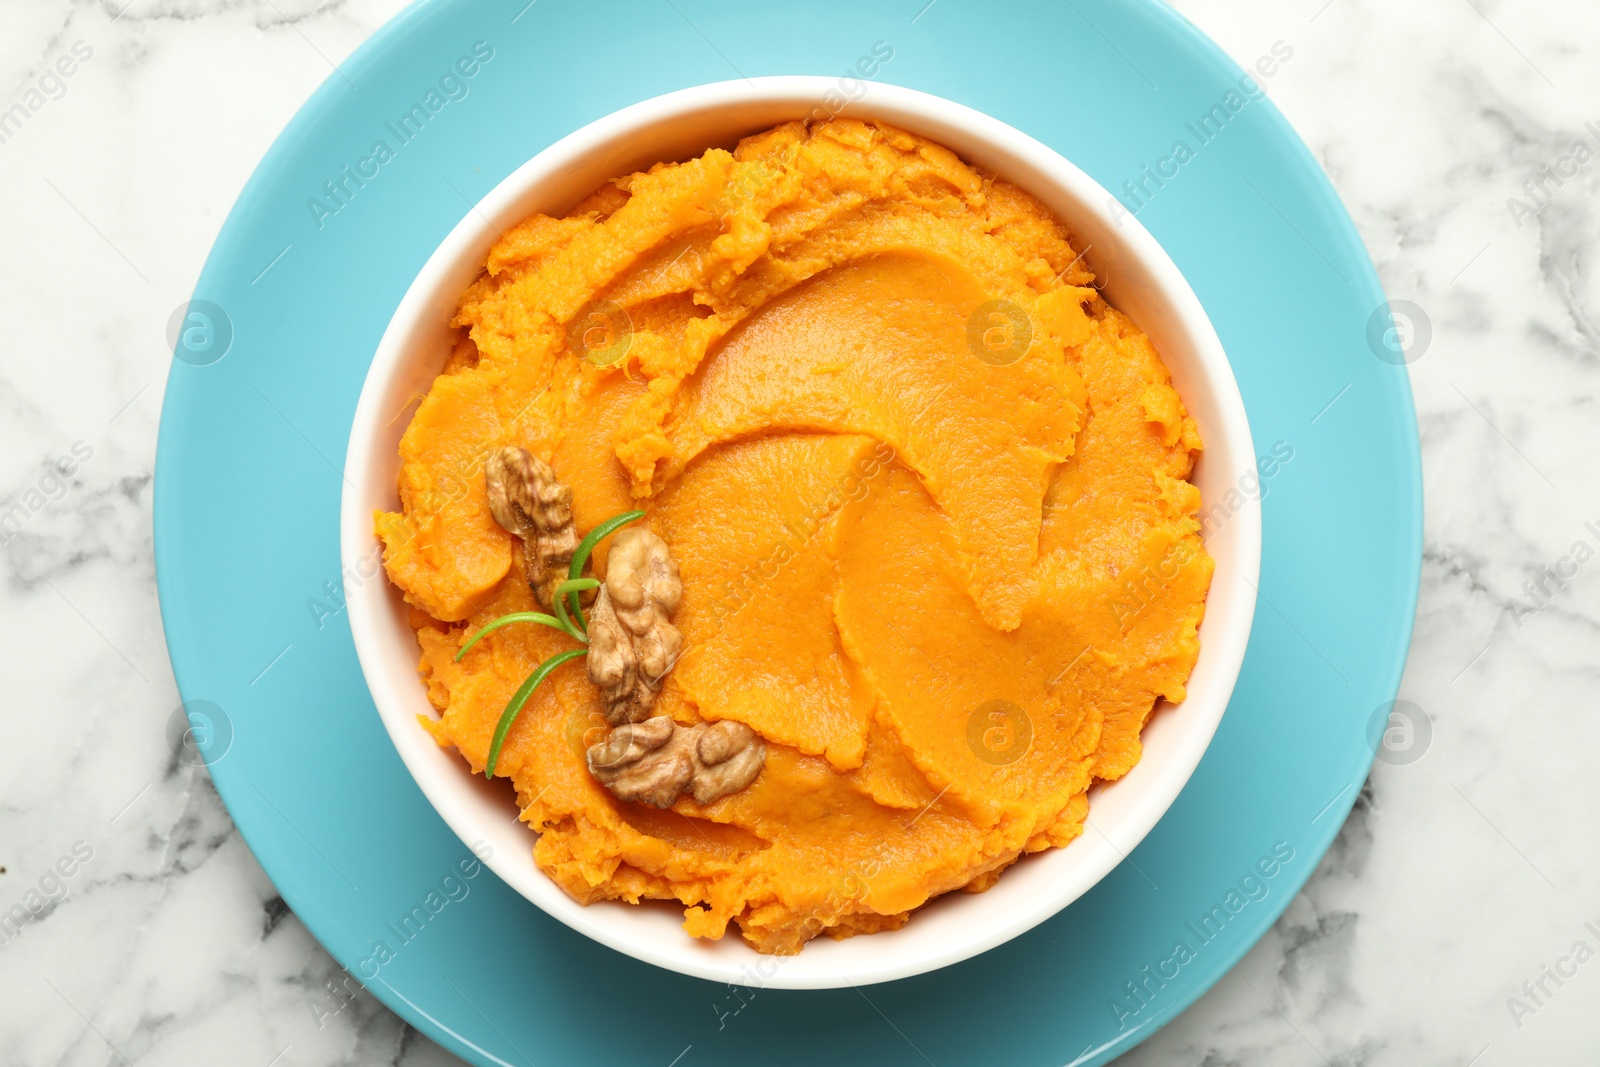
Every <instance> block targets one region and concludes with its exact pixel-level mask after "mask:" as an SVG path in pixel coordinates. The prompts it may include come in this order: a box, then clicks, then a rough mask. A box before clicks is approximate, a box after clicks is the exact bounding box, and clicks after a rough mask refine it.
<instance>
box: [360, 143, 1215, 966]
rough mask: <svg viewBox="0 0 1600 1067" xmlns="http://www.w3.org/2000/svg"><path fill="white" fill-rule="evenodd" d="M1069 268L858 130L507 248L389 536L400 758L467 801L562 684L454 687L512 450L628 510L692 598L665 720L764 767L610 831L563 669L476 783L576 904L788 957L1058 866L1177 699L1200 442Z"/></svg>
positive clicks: (1139, 347) (653, 179) (1190, 593)
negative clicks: (654, 915) (676, 906)
mask: <svg viewBox="0 0 1600 1067" xmlns="http://www.w3.org/2000/svg"><path fill="white" fill-rule="evenodd" d="M1079 252H1080V249H1079V248H1077V247H1075V246H1074V243H1073V241H1072V239H1071V237H1070V235H1069V234H1068V232H1067V230H1066V229H1065V228H1064V227H1063V225H1062V224H1061V223H1060V222H1059V221H1058V220H1056V219H1055V218H1054V217H1053V216H1051V215H1050V214H1049V212H1047V211H1046V210H1045V209H1044V208H1043V207H1042V206H1041V205H1040V204H1038V203H1037V202H1036V201H1034V200H1033V199H1032V198H1031V197H1029V196H1028V195H1026V194H1025V193H1023V192H1021V191H1020V190H1018V189H1016V188H1014V187H1013V186H1010V185H1008V184H1006V183H1005V182H1003V181H999V180H997V179H995V178H993V177H991V176H988V175H985V174H983V173H981V172H979V171H977V170H974V169H973V168H971V167H969V166H967V165H966V164H964V163H962V162H961V161H960V160H959V159H957V158H956V157H955V156H954V155H953V154H951V153H950V152H949V151H948V150H946V149H944V148H941V147H940V146H938V145H936V144H932V143H930V142H928V141H926V140H923V139H921V138H918V137H914V136H911V135H909V134H906V133H904V132H901V131H899V130H896V129H892V128H890V127H887V126H882V125H874V124H871V123H863V122H859V121H855V120H845V119H835V120H833V121H830V122H825V123H820V124H814V125H811V126H810V127H808V126H806V125H805V124H802V123H789V124H786V125H783V126H779V127H778V128H776V129H774V130H770V131H768V132H766V133H762V134H759V135H756V136H753V137H749V138H746V139H745V140H744V141H742V142H741V143H740V144H739V146H738V148H737V149H736V150H735V151H733V152H731V153H730V152H727V151H723V150H721V149H714V150H711V151H709V152H707V153H705V154H704V155H703V156H701V157H700V158H698V159H695V160H691V161H689V162H687V163H681V164H663V165H659V166H656V167H653V168H651V170H649V171H648V172H645V173H640V174H633V175H629V176H628V177H625V178H619V179H617V180H615V181H612V182H610V183H608V184H606V185H605V186H604V187H602V188H601V189H600V190H599V191H597V192H595V193H594V194H593V195H591V196H590V197H589V198H588V199H586V200H585V201H583V202H582V203H580V204H579V205H577V207H575V208H574V209H573V210H572V211H571V212H570V213H568V214H567V215H566V216H565V217H563V218H550V217H546V216H543V215H535V216H532V217H530V218H528V219H526V220H525V221H524V222H522V223H521V224H520V225H519V226H517V227H516V228H515V229H514V230H512V231H511V232H509V233H507V234H505V235H504V236H503V238H502V239H501V240H500V241H499V243H497V244H496V245H495V246H494V248H493V250H492V251H491V252H490V253H489V257H488V263H487V271H486V273H485V274H484V275H483V276H482V277H481V278H480V279H479V280H478V281H477V282H476V283H475V284H474V285H473V286H472V287H471V289H469V290H468V291H467V292H466V294H465V295H464V296H463V297H462V300H461V306H460V311H459V313H458V316H457V320H456V321H457V325H458V326H459V327H462V335H461V341H460V343H459V344H458V346H457V347H456V350H455V351H454V352H453V353H452V354H451V356H450V358H449V360H448V362H447V364H446V366H445V369H444V371H443V372H442V373H441V374H440V375H439V377H438V378H437V380H436V381H435V382H434V384H433V386H432V389H431V390H430V391H429V393H428V395H427V396H426V397H425V398H424V399H423V400H422V403H421V406H420V407H419V408H418V410H417V412H416V415H415V416H414V418H413V419H412V421H411V424H410V427H409V428H408V429H407V431H406V433H405V436H404V439H403V440H402V442H401V446H400V451H401V457H402V460H403V465H402V469H401V475H400V496H401V501H402V510H401V511H400V512H399V513H396V514H382V515H379V516H378V519H377V526H378V531H379V534H380V535H381V536H382V538H383V540H384V543H385V546H386V553H385V560H386V564H387V567H388V573H389V576H390V578H391V579H392V580H393V581H394V583H395V584H396V585H397V586H399V588H400V589H401V590H403V591H404V593H405V597H406V600H407V601H408V602H409V603H410V604H411V605H412V607H413V612H412V618H413V622H414V624H415V626H416V630H417V637H418V641H419V643H420V646H421V650H422V659H421V672H422V674H423V676H424V678H425V679H426V680H427V684H428V693H429V696H430V698H431V699H432V701H433V703H434V705H435V706H436V707H437V708H438V710H439V712H440V717H439V718H438V720H437V721H428V722H425V723H424V724H423V725H424V726H426V728H427V729H428V730H429V731H431V732H432V734H433V735H434V737H435V738H436V739H437V740H438V742H439V744H441V745H446V746H454V747H455V748H456V749H458V750H459V751H460V753H461V755H462V756H463V757H464V758H465V759H466V761H467V763H468V764H469V765H470V766H471V767H472V769H473V770H474V771H481V770H482V769H483V767H484V762H485V760H486V758H487V754H488V748H489V743H490V738H491V736H492V734H493V731H494V727H495V723H496V721H497V720H498V718H499V716H500V712H501V709H502V708H503V707H504V705H505V703H506V701H507V699H508V698H509V697H510V696H511V694H512V692H513V690H514V689H515V688H516V687H517V685H518V683H520V682H521V681H522V679H523V678H525V677H526V676H527V675H528V673H529V672H530V671H531V670H532V669H533V668H534V667H535V666H537V665H538V664H539V663H540V662H541V661H542V660H544V659H545V658H546V657H548V656H550V655H552V654H554V653H556V652H558V651H562V650H564V649H567V648H571V647H573V642H572V640H571V638H568V637H565V636H563V635H561V634H559V633H557V632H555V631H553V630H549V629H546V628H544V627H540V626H514V627H508V628H506V629H502V630H500V631H497V632H496V633H494V634H493V635H491V636H490V637H489V638H487V639H485V640H483V641H482V642H481V643H480V644H478V645H477V646H475V647H474V648H473V650H472V651H471V652H470V653H469V654H468V655H467V656H466V657H465V658H464V659H463V660H462V662H461V663H459V664H457V663H455V662H453V656H454V654H455V653H456V651H457V650H458V649H459V648H460V647H461V645H462V644H463V643H464V641H465V640H466V637H467V636H468V635H469V634H471V633H472V632H474V631H476V629H477V628H479V627H480V626H481V625H482V624H483V623H484V622H486V621H488V620H489V619H491V618H494V617H495V616H497V615H500V614H502V613H505V612H508V611H518V610H537V606H536V605H535V603H534V600H533V596H532V594H531V593H530V591H529V589H528V587H527V584H526V582H525V581H524V578H523V569H522V566H521V563H520V560H519V559H518V558H517V557H518V555H519V554H520V553H521V551H522V546H521V542H520V541H516V540H515V539H514V538H513V537H512V535H511V534H509V533H507V532H506V531H504V530H502V529H501V528H500V527H499V526H498V525H497V524H496V523H495V521H494V519H493V518H492V517H491V515H490V513H489V508H488V502H487V498H486V496H485V491H484V478H483V469H482V468H483V457H484V455H485V454H486V453H487V452H488V451H489V450H490V449H492V448H496V447H499V446H502V445H508V444H514V445H520V446H521V447H523V448H526V449H528V450H529V451H530V452H532V453H534V454H535V455H537V456H539V457H541V458H543V459H545V460H547V461H548V462H549V463H550V464H551V466H552V467H553V468H554V470H555V472H556V474H557V476H558V477H559V478H560V479H561V480H562V481H564V482H565V483H567V484H568V485H570V486H571V487H572V489H573V496H574V499H573V511H574V515H575V518H576V522H577V527H578V530H579V532H580V533H582V532H586V531H587V530H589V529H591V528H592V527H594V526H595V525H597V524H598V523H600V522H601V521H603V520H605V519H606V518H608V517H610V516H611V515H614V514H616V513H618V512H621V511H625V510H628V509H629V508H632V507H641V508H644V509H646V510H647V511H648V513H649V514H648V517H647V519H646V520H645V523H646V524H647V525H648V526H650V527H651V528H652V529H653V530H655V532H656V533H658V534H660V535H661V537H662V538H664V539H665V541H666V543H667V545H668V546H669V547H670V549H671V551H672V553H673V556H674V558H675V559H676V560H677V562H678V565H679V569H680V572H681V576H682V579H683V600H682V604H681V606H680V608H679V609H678V613H677V616H676V619H675V621H676V624H677V626H678V627H679V629H680V630H681V631H682V634H683V640H684V653H683V655H682V658H681V659H680V660H679V662H678V663H677V665H676V667H675V669H674V670H673V671H672V673H671V674H670V675H669V676H668V679H667V684H666V688H665V689H664V690H663V691H662V693H661V696H660V699H659V701H658V703H657V705H656V711H657V713H658V714H663V713H664V714H670V715H672V716H674V717H675V718H676V719H677V720H678V721H680V722H682V723H686V724H687V723H694V722H698V721H702V720H718V719H733V720H736V721H738V722H742V723H745V724H746V725H748V726H750V727H751V728H753V729H754V730H755V731H756V732H757V733H759V734H760V735H761V736H762V737H763V738H764V739H765V741H766V744H767V750H768V755H767V761H766V765H765V767H764V769H763V770H762V772H761V774H760V776H759V777H757V778H756V780H755V781H754V783H753V784H751V785H750V786H748V787H747V788H745V789H743V790H741V791H739V792H736V793H733V794H732V795H729V796H727V797H724V798H723V799H720V800H717V801H715V802H714V803H712V804H710V805H708V806H706V807H703V808H702V807H700V806H699V805H697V804H696V803H695V802H694V801H693V800H692V799H691V798H690V797H689V796H688V795H687V794H685V796H684V797H683V798H682V799H680V800H679V801H678V802H677V803H676V805H675V806H674V807H673V808H672V809H670V810H668V811H656V810H655V809H653V808H648V807H644V806H642V805H640V804H632V803H622V802H619V801H617V800H616V799H615V798H613V797H612V795H611V794H610V793H609V792H607V791H606V789H604V788H603V787H602V786H601V785H600V784H599V783H598V782H596V781H595V779H594V778H592V777H591V776H590V774H589V772H588V769H587V767H586V765H585V762H584V749H585V746H586V745H587V744H590V743H593V742H594V741H596V740H598V739H599V738H600V737H601V736H603V733H604V729H603V724H604V719H603V717H602V715H601V702H600V698H599V695H598V692H597V690H596V689H595V688H594V686H592V685H591V684H590V683H589V681H588V679H587V677H586V675H585V673H584V670H583V666H582V664H581V663H573V664H569V665H566V666H563V667H561V668H559V669H558V670H557V671H556V672H555V673H554V674H553V675H552V676H551V678H550V680H549V681H548V682H547V683H546V684H545V685H544V686H543V687H541V688H540V689H539V690H537V691H536V692H535V694H534V696H533V699H532V700H531V701H530V702H529V704H528V705H527V708H526V709H525V711H524V712H523V714H522V716H521V718H520V719H519V720H518V722H517V724H516V726H515V727H514V728H513V729H512V731H511V733H510V736H509V739H508V740H507V742H506V745H505V748H504V750H503V752H502V753H501V756H500V761H499V766H498V772H499V774H500V775H502V776H509V777H510V778H511V780H512V782H513V783H514V785H515V787H516V792H517V798H518V802H519V803H520V805H521V806H522V808H523V811H522V818H523V820H524V821H526V822H527V823H528V825H529V826H531V827H532V828H534V829H535V830H538V831H539V832H540V836H539V838H538V843H537V844H536V845H535V848H534V854H535V857H536V859H537V861H538V863H539V865H540V867H541V868H542V869H543V870H545V871H546V872H547V873H548V874H549V875H550V877H551V878H553V879H554V880H555V881H556V882H557V883H558V884H559V885H561V887H562V888H563V889H565V890H566V891H567V892H568V893H570V894H572V895H573V896H574V897H575V898H577V899H578V900H580V901H583V902H585V903H589V902H593V901H600V900H608V899H609V900H624V901H629V902H637V901H639V900H641V899H644V898H662V899H673V900H677V901H680V902H681V903H682V904H684V905H685V906H686V909H687V910H686V919H685V927H686V929H687V930H688V931H689V932H690V933H691V934H694V935H696V936H699V937H708V938H718V937H721V936H722V935H723V933H724V932H725V931H726V929H727V925H728V923H729V922H730V921H732V922H734V923H736V924H737V925H738V927H739V929H740V931H741V933H742V934H743V936H744V938H745V939H746V940H747V941H748V942H749V943H750V944H751V945H753V946H754V947H755V948H757V949H759V950H761V951H763V952H778V953H792V952H797V951H799V949H800V948H801V947H802V946H803V945H804V943H805V942H806V941H807V940H809V939H810V938H811V937H813V936H816V935H817V934H819V933H821V934H828V935H830V936H834V937H843V936H848V935H850V934H856V933H866V932H872V931H876V930H883V929H892V928H894V927H897V926H899V925H901V924H902V923H904V922H905V921H906V919H907V918H908V916H909V913H910V912H911V911H912V909H914V908H916V907H918V906H919V905H921V904H923V903H925V902H926V901H927V900H929V899H930V898H932V897H935V896H938V895H939V894H941V893H947V892H949V891H951V890H954V889H962V888H965V889H968V890H971V891H978V890H981V889H985V888H987V887H988V886H989V885H991V884H992V883H993V881H994V879H995V878H996V877H998V875H999V872H1000V871H1002V870H1003V869H1004V868H1005V867H1007V866H1008V865H1010V864H1012V863H1014V862H1016V861H1017V859H1018V858H1019V857H1020V856H1022V855H1024V854H1026V853H1029V852H1035V851H1039V850H1041V849H1045V848H1050V847H1054V846H1061V845H1065V844H1067V843H1068V842H1069V841H1071V840H1072V839H1073V838H1074V837H1076V836H1077V835H1078V834H1079V833H1080V832H1082V827H1083V820H1084V816H1085V814H1086V812H1087V810H1088V802H1087V799H1086V793H1087V790H1088V788H1089V786H1090V785H1091V784H1092V783H1093V782H1094V781H1095V780H1096V779H1111V778H1116V777H1119V776H1120V775H1122V774H1124V773H1126V772H1127V771H1128V769H1129V768H1131V767H1132V766H1133V765H1134V764H1135V763H1136V762H1138V759H1139V753H1140V747H1139V733H1140V729H1141V728H1142V726H1143V724H1144V721H1145V719H1146V717H1147V716H1148V715H1149V714H1150V712H1151V710H1152V708H1153V706H1154V705H1155V703H1156V702H1157V701H1158V700H1160V699H1161V698H1166V699H1168V700H1172V701H1181V700H1182V699H1183V696H1184V683H1185V681H1186V679H1187V678H1188V676H1189V672H1190V669H1191V668H1192V667H1193V665H1194V661H1195V657H1196V655H1197V653H1198V650H1199V646H1198V642H1197V639H1196V627H1197V626H1198V625H1199V622H1200V618H1201V614H1202V612H1203V610H1204V606H1205V597H1206V590H1207V587H1208V585H1209V583H1210V580H1211V567H1212V564H1211V559H1210V557H1208V556H1207V555H1206V554H1205V551H1204V549H1203V548H1202V547H1201V546H1200V541H1199V532H1198V531H1199V524H1198V522H1197V521H1196V518H1195V513H1196V510H1197V509H1198V507H1199V503H1200V495H1199V492H1198V490H1196V489H1195V488H1194V486H1193V485H1192V484H1191V483H1190V482H1189V481H1188V480H1187V478H1188V476H1189V473H1190V470H1191V467H1192V466H1193V463H1194V460H1195V458H1196V456H1197V455H1198V454H1199V451H1200V447H1201V446H1200V440H1199V436H1198V434H1197V433H1196V431H1195V427H1194V424H1193V423H1192V422H1191V421H1190V419H1189V417H1188V415H1187V413H1186V412H1185V410H1184V407H1183V404H1182V403H1181V401H1180V400H1179V399H1178V396H1177V394H1176V393H1175V392H1174V391H1173V389H1172V386H1171V384H1170V380H1169V377H1168V374H1167V370H1166V368H1165V367H1164V366H1163V365H1162V362H1161V359H1160V357H1159V356H1158V355H1157V353H1156V352H1155V351H1154V349H1152V347H1151V346H1150V343H1149V342H1148V340H1146V338H1145V336H1144V335H1143V334H1142V333H1141V332H1140V331H1139V329H1138V328H1137V327H1136V326H1135V325H1134V324H1133V323H1132V322H1130V321H1129V320H1128V319H1127V317H1125V316H1124V315H1122V314H1120V313H1118V312H1117V311H1116V310H1115V309H1114V308H1112V307H1110V306H1108V305H1107V304H1106V303H1105V301H1104V300H1103V299H1102V298H1101V297H1100V295H1099V293H1098V292H1097V290H1096V289H1095V288H1093V286H1092V282H1093V278H1092V276H1091V275H1090V273H1089V272H1088V269H1087V267H1086V266H1085V265H1084V261H1083V259H1082V258H1081V257H1080V255H1079ZM1019 338H1020V340H1019ZM605 554H606V544H605V543H602V544H601V546H600V548H599V550H598V551H597V552H596V561H595V565H596V569H597V571H598V572H599V574H600V575H601V576H603V575H604V573H605Z"/></svg>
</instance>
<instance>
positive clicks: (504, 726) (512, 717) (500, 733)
mask: <svg viewBox="0 0 1600 1067" xmlns="http://www.w3.org/2000/svg"><path fill="white" fill-rule="evenodd" d="M588 651H589V650H588V649H586V648H573V649H569V650H567V651H566V652H557V653H556V654H555V655H553V656H551V657H550V658H549V659H547V660H545V661H544V662H543V663H541V664H539V666H537V667H535V668H534V671H533V673H532V674H530V675H528V677H527V679H526V680H525V681H524V682H523V683H522V684H521V685H520V686H518V687H517V691H516V692H515V693H513V694H511V701H510V702H509V703H508V704H506V710H505V711H502V712H501V713H500V722H499V724H498V725H497V726H495V728H494V740H493V741H491V742H489V762H488V763H487V764H486V765H485V766H484V768H483V776H484V777H485V778H493V777H494V768H495V765H496V764H497V763H499V762H500V749H501V747H502V746H503V745H504V744H505V743H506V735H507V734H509V733H510V732H511V727H512V724H513V723H515V722H516V721H517V716H518V715H520V714H522V707H523V705H524V704H526V703H527V702H528V698H529V697H531V696H533V691H534V690H535V689H537V688H539V683H540V682H542V681H544V680H545V679H546V678H548V677H549V676H550V672H551V671H553V670H555V669H556V668H557V667H559V666H561V665H562V664H563V663H566V662H567V661H568V660H574V659H577V658H578V657H579V656H582V655H585V654H586V653H587V652H588Z"/></svg>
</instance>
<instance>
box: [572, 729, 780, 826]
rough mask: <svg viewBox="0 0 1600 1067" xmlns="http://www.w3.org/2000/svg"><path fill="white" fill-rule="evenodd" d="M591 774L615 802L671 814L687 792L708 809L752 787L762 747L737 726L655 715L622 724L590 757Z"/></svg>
mask: <svg viewBox="0 0 1600 1067" xmlns="http://www.w3.org/2000/svg"><path fill="white" fill-rule="evenodd" d="M588 761H589V773H591V774H593V775H594V776H595V777H596V778H597V779H599V780H600V782H601V784H602V785H604V786H605V787H606V788H607V789H609V790H611V793H612V795H613V796H615V797H616V798H617V799H618V800H633V801H639V802H640V803H643V804H649V805H650V806H651V807H654V808H670V807H672V805H673V804H674V803H675V802H676V801H677V799H678V797H679V796H680V795H681V794H682V793H684V792H685V791H687V792H689V793H691V794H692V795H693V796H694V799H695V803H697V804H710V803H711V802H713V801H715V800H720V799H722V798H723V797H725V796H727V795H728V794H729V793H736V792H738V791H739V790H741V789H743V788H744V787H745V786H747V785H749V784H750V783H751V782H753V781H755V779H756V775H758V774H760V773H761V768H762V767H763V766H765V764H766V761H767V746H766V742H764V741H762V740H761V738H760V737H759V736H758V735H757V734H756V732H755V731H754V730H752V729H750V727H748V726H746V725H745V724H744V723H741V722H733V721H732V720H728V719H724V720H723V721H721V722H715V723H704V722H702V723H696V724H695V725H693V726H682V725H680V724H678V723H676V722H674V721H673V720H672V719H671V718H670V717H669V716H666V715H658V716H656V717H655V718H652V719H646V720H644V721H643V722H640V723H623V724H622V725H620V726H618V727H616V728H615V729H614V730H612V731H611V735H610V736H609V737H607V738H606V739H605V740H604V741H602V742H600V743H599V744H597V745H592V746H591V747H590V748H589V752H588Z"/></svg>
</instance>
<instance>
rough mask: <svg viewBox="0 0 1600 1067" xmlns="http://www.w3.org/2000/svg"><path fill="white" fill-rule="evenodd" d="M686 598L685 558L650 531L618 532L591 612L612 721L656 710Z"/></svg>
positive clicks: (600, 680) (593, 664)
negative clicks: (681, 566) (679, 559)
mask: <svg viewBox="0 0 1600 1067" xmlns="http://www.w3.org/2000/svg"><path fill="white" fill-rule="evenodd" d="M682 597H683V583H682V582H681V581H679V580H678V565H677V564H676V563H674V562H673V560H672V554H671V553H670V552H669V551H668V550H667V544H666V542H665V541H663V540H661V538H659V537H657V536H656V535H655V534H654V533H652V532H650V531H649V530H646V529H643V528H639V527H635V528H632V529H627V530H623V531H621V532H619V533H618V534H617V535H616V538H615V539H614V540H613V541H612V543H611V554H610V555H609V556H607V557H606V580H605V584H604V585H603V586H601V587H600V595H599V596H598V597H597V598H596V599H595V602H594V607H593V609H592V610H591V611H590V613H589V656H588V661H589V680H590V681H592V682H593V683H594V684H595V685H596V686H598V687H599V688H600V694H601V696H602V697H603V698H604V700H605V716H606V721H607V722H609V723H611V725H613V726H618V725H621V724H622V723H625V722H634V723H637V722H643V721H644V720H645V719H647V718H649V717H650V708H651V707H652V706H653V705H654V704H655V702H656V694H657V693H659V692H660V691H661V685H662V683H663V682H664V681H665V679H666V676H667V672H668V671H670V670H671V669H672V665H673V664H674V663H675V662H677V659H678V653H679V651H680V650H681V649H682V648H683V637H682V635H681V634H679V633H678V628H677V627H676V626H674V625H672V613H673V612H675V611H677V610H678V601H679V600H680V599H681V598H682Z"/></svg>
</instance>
